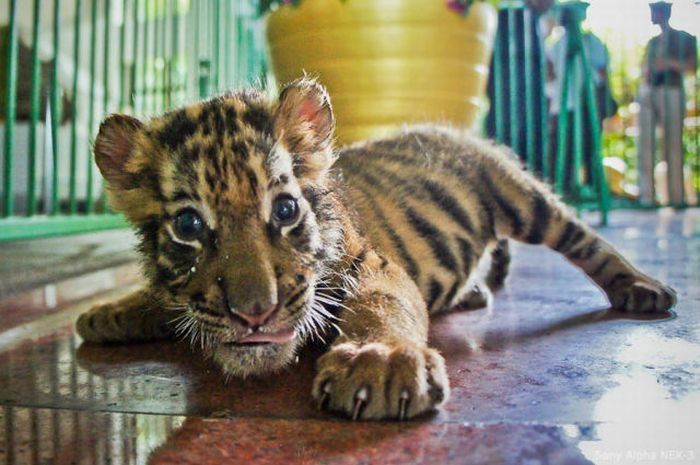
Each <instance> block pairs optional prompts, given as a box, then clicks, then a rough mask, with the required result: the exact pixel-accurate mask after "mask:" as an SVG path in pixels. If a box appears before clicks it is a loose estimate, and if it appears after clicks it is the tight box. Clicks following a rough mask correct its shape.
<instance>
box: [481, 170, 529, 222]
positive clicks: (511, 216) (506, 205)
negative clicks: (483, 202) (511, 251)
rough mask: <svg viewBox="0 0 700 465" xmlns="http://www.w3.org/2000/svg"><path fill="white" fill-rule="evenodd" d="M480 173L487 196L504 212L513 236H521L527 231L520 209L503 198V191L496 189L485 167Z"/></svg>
mask: <svg viewBox="0 0 700 465" xmlns="http://www.w3.org/2000/svg"><path fill="white" fill-rule="evenodd" d="M480 172H481V177H480V179H481V181H482V182H483V183H484V185H485V187H486V194H487V195H488V196H490V197H491V198H492V199H493V200H494V202H496V206H497V207H498V208H499V209H500V210H501V211H502V212H503V216H505V217H506V219H507V220H509V221H510V226H511V229H512V230H513V235H514V236H520V235H521V234H522V233H523V230H524V229H525V225H524V223H523V220H522V218H521V217H520V212H518V209H517V208H515V206H513V205H512V204H511V203H510V202H509V201H508V199H506V198H505V197H503V194H502V193H501V190H500V189H499V188H498V187H496V184H494V182H493V180H492V179H491V177H490V176H489V175H488V173H487V172H486V170H485V169H484V168H483V167H482V168H481V169H480Z"/></svg>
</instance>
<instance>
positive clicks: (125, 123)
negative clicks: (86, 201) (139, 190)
mask: <svg viewBox="0 0 700 465" xmlns="http://www.w3.org/2000/svg"><path fill="white" fill-rule="evenodd" d="M142 127H143V123H141V121H139V120H137V119H136V118H133V117H131V116H128V115H122V114H114V115H111V116H109V117H108V118H107V119H106V120H104V121H103V122H102V124H101V125H100V132H99V133H98V134H97V138H96V139H95V148H94V150H95V162H96V163H97V167H98V168H99V169H100V172H101V173H102V176H104V178H105V180H106V181H107V183H108V184H109V186H110V187H111V188H112V189H117V190H128V189H134V188H136V187H138V173H137V171H136V170H135V168H136V167H135V166H133V163H132V164H130V163H129V161H131V160H132V158H133V157H132V155H133V151H134V146H135V143H136V136H137V134H138V132H139V131H140V130H141V128H142ZM130 165H132V166H130Z"/></svg>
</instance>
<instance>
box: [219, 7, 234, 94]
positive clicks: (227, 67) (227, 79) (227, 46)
mask: <svg viewBox="0 0 700 465" xmlns="http://www.w3.org/2000/svg"><path fill="white" fill-rule="evenodd" d="M222 13H223V14H222V16H223V20H224V25H229V24H233V23H232V22H231V2H227V1H224V8H223V12H222ZM223 32H224V39H223V40H224V56H223V58H222V64H221V65H222V66H221V68H222V69H223V71H222V72H221V75H222V77H221V79H222V81H223V83H224V84H223V86H224V87H225V88H230V87H231V39H230V38H229V35H230V29H229V28H228V27H224V28H223Z"/></svg>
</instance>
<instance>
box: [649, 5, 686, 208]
mask: <svg viewBox="0 0 700 465" xmlns="http://www.w3.org/2000/svg"><path fill="white" fill-rule="evenodd" d="M649 7H650V9H651V22H652V23H654V24H656V25H658V26H659V27H660V28H661V33H660V34H659V35H657V36H656V37H654V38H652V39H651V40H650V41H649V43H648V44H647V48H646V52H645V57H644V60H643V64H642V85H641V86H640V89H639V95H638V100H639V105H640V109H639V141H638V147H639V200H640V202H641V203H642V204H643V205H654V203H655V186H654V168H655V166H654V152H655V145H656V143H655V142H656V141H655V139H656V137H655V129H656V126H657V125H660V126H662V127H663V132H664V149H663V151H662V159H664V160H665V161H666V171H667V179H668V184H667V187H666V189H665V190H667V192H659V194H660V198H662V199H663V200H666V201H668V202H670V203H671V204H672V205H674V206H682V205H684V203H685V196H684V182H683V119H684V117H685V95H684V92H683V76H684V75H685V74H688V73H694V72H695V68H696V66H697V63H696V61H697V59H696V57H697V42H696V39H695V36H693V35H691V34H689V33H687V32H684V31H679V30H676V29H673V28H672V27H671V26H670V25H669V20H670V19H671V7H672V4H671V3H668V2H663V1H661V2H654V3H650V4H649ZM660 184H663V183H660Z"/></svg>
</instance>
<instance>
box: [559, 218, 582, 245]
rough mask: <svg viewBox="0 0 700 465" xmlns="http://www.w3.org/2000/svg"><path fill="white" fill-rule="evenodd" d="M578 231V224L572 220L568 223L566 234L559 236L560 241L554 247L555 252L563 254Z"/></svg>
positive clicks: (565, 229) (565, 228)
mask: <svg viewBox="0 0 700 465" xmlns="http://www.w3.org/2000/svg"><path fill="white" fill-rule="evenodd" d="M578 229H579V227H578V225H577V224H576V223H574V222H573V221H571V220H569V221H567V222H566V226H565V227H564V232H563V233H562V234H561V236H559V240H558V241H557V243H556V244H555V245H554V250H556V251H557V252H562V249H563V248H564V246H565V245H566V244H567V243H568V242H569V241H570V240H571V237H572V236H573V235H574V233H575V232H576V231H577V230H578Z"/></svg>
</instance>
